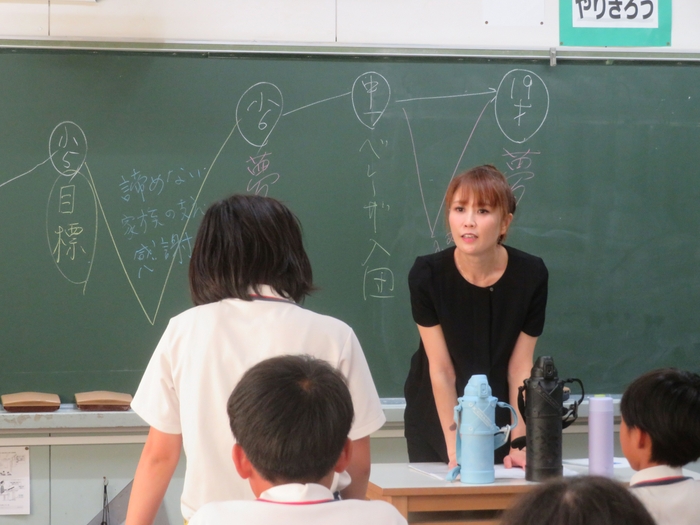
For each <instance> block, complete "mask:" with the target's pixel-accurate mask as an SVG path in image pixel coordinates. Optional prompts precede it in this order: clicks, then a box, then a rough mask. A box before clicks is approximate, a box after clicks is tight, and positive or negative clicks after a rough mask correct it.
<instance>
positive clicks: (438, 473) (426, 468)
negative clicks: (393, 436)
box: [408, 463, 579, 481]
mask: <svg viewBox="0 0 700 525" xmlns="http://www.w3.org/2000/svg"><path fill="white" fill-rule="evenodd" d="M408 468H410V469H413V470H415V471H416V472H420V473H421V474H425V475H427V476H430V477H431V478H435V479H439V480H440V481H445V480H446V478H447V473H448V472H449V471H450V469H448V468H447V465H446V464H445V463H409V464H408ZM494 474H495V477H496V479H525V470H524V469H521V468H518V467H516V468H505V467H504V466H503V465H494ZM578 475H579V474H578V472H576V471H574V470H571V469H568V468H566V467H564V476H567V477H570V476H578ZM457 479H459V476H457Z"/></svg>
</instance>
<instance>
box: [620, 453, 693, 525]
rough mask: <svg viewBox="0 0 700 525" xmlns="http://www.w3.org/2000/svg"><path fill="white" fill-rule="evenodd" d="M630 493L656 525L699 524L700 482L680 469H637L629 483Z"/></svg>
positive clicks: (662, 466) (664, 467) (663, 467)
mask: <svg viewBox="0 0 700 525" xmlns="http://www.w3.org/2000/svg"><path fill="white" fill-rule="evenodd" d="M630 491H631V492H632V494H634V495H635V496H637V497H638V498H639V499H640V500H641V501H642V503H644V506H645V507H646V508H647V510H648V511H649V514H651V516H652V517H653V518H654V520H655V521H656V523H657V525H697V524H698V523H700V481H696V480H694V479H692V478H686V477H685V476H684V475H683V469H681V468H674V467H669V466H666V465H661V466H658V467H649V468H645V469H643V470H640V471H639V472H637V473H635V474H634V476H632V479H631V480H630Z"/></svg>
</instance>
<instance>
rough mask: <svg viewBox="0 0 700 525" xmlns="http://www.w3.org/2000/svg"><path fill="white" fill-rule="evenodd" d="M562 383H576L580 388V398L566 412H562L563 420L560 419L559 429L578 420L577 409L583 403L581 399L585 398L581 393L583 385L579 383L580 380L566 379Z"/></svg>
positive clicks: (582, 392)
mask: <svg viewBox="0 0 700 525" xmlns="http://www.w3.org/2000/svg"><path fill="white" fill-rule="evenodd" d="M564 383H578V385H579V386H580V387H581V398H580V399H579V400H578V401H574V403H573V404H572V405H571V406H570V407H569V409H568V410H565V411H564V418H563V419H562V422H561V428H562V429H565V428H566V427H568V426H569V425H571V423H573V422H574V421H576V419H577V418H578V407H579V405H580V404H581V403H583V398H584V397H585V394H584V391H583V383H582V382H581V380H580V379H577V378H575V377H572V378H569V379H566V380H565V381H564Z"/></svg>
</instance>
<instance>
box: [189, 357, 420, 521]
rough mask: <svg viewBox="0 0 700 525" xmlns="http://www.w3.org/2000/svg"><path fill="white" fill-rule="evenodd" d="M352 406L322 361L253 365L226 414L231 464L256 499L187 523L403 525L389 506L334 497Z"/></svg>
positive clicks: (347, 450) (214, 506) (216, 508)
mask: <svg viewBox="0 0 700 525" xmlns="http://www.w3.org/2000/svg"><path fill="white" fill-rule="evenodd" d="M352 405H353V403H352V399H351V397H350V392H349V391H348V388H347V386H346V384H345V380H344V378H343V376H342V375H341V374H340V373H338V371H337V370H334V369H333V368H332V367H331V366H329V365H328V363H326V362H325V361H322V360H319V359H315V358H312V357H311V356H304V355H294V356H292V355H288V356H281V357H275V358H271V359H267V360H265V361H263V362H261V363H258V364H257V365H255V366H254V367H253V368H251V369H250V370H249V371H248V372H246V373H245V375H244V376H243V377H242V378H241V380H240V381H239V382H238V384H237V385H236V388H235V389H234V390H233V393H232V394H231V397H230V399H229V402H228V416H229V420H230V421H231V431H232V432H233V435H234V437H235V440H236V444H235V445H234V446H233V463H234V464H235V466H236V470H237V471H238V473H239V474H240V476H241V478H243V479H247V480H248V481H249V482H250V487H251V489H252V490H253V492H254V493H255V495H256V496H257V498H258V499H257V500H256V501H222V502H215V503H209V504H207V505H205V506H204V507H202V508H201V509H200V510H199V511H198V512H197V513H196V514H195V515H194V517H193V518H192V521H191V522H190V525H227V524H230V523H236V524H238V525H269V524H271V523H285V524H289V525H316V524H318V525H327V524H331V523H332V524H333V525H357V524H362V525H406V520H405V519H404V518H403V517H402V516H401V514H399V512H398V510H396V508H394V507H393V506H391V505H390V504H388V503H386V502H383V501H359V500H342V501H337V500H334V498H333V493H332V492H331V490H330V487H331V483H332V480H333V474H334V472H341V471H343V470H344V469H345V467H346V465H347V464H348V462H349V461H350V460H351V457H352V442H351V441H350V440H349V439H348V437H347V436H348V432H349V431H350V427H351V424H352V419H353V406H352Z"/></svg>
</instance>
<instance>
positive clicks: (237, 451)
mask: <svg viewBox="0 0 700 525" xmlns="http://www.w3.org/2000/svg"><path fill="white" fill-rule="evenodd" d="M232 455H233V464H234V465H235V466H236V472H238V475H239V476H240V477H241V478H243V479H248V478H250V476H252V475H253V465H252V464H251V463H250V461H249V460H248V456H246V454H245V451H244V450H243V447H241V446H240V445H239V444H238V443H235V444H234V445H233V451H232Z"/></svg>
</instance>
